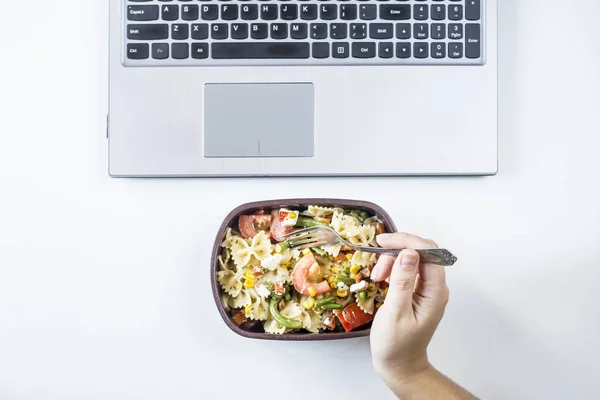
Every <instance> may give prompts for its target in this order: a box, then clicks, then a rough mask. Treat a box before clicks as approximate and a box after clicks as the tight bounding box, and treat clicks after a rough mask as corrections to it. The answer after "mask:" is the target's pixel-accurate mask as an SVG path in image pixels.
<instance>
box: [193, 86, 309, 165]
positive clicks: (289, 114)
mask: <svg viewBox="0 0 600 400" xmlns="http://www.w3.org/2000/svg"><path fill="white" fill-rule="evenodd" d="M314 142H315V141H314V88H313V84H312V83H247V84H246V83H239V84H238V83H231V84H229V83H228V84H206V85H205V86H204V156H205V157H208V158H232V157H312V156H313V155H314Z"/></svg>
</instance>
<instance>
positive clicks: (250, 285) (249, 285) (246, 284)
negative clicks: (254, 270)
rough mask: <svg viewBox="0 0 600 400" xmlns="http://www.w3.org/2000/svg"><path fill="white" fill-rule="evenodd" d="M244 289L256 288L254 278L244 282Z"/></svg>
mask: <svg viewBox="0 0 600 400" xmlns="http://www.w3.org/2000/svg"><path fill="white" fill-rule="evenodd" d="M244 287H245V288H246V289H252V288H254V278H247V279H246V281H245V282H244Z"/></svg>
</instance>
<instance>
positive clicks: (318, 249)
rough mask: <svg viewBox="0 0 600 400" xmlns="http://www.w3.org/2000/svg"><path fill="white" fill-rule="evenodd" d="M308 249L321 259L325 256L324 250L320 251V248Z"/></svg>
mask: <svg viewBox="0 0 600 400" xmlns="http://www.w3.org/2000/svg"><path fill="white" fill-rule="evenodd" d="M310 249H311V250H312V251H314V252H315V253H317V254H318V255H320V256H321V257H323V256H324V255H325V250H323V249H321V248H320V247H311V248H310Z"/></svg>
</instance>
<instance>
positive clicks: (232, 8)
mask: <svg viewBox="0 0 600 400" xmlns="http://www.w3.org/2000/svg"><path fill="white" fill-rule="evenodd" d="M221 18H222V19H224V20H226V21H233V20H236V19H238V6H237V4H223V5H221Z"/></svg>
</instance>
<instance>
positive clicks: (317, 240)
mask: <svg viewBox="0 0 600 400" xmlns="http://www.w3.org/2000/svg"><path fill="white" fill-rule="evenodd" d="M320 242H323V239H322V238H307V239H304V240H288V243H289V244H290V246H292V247H298V246H302V245H304V244H311V243H320Z"/></svg>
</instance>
